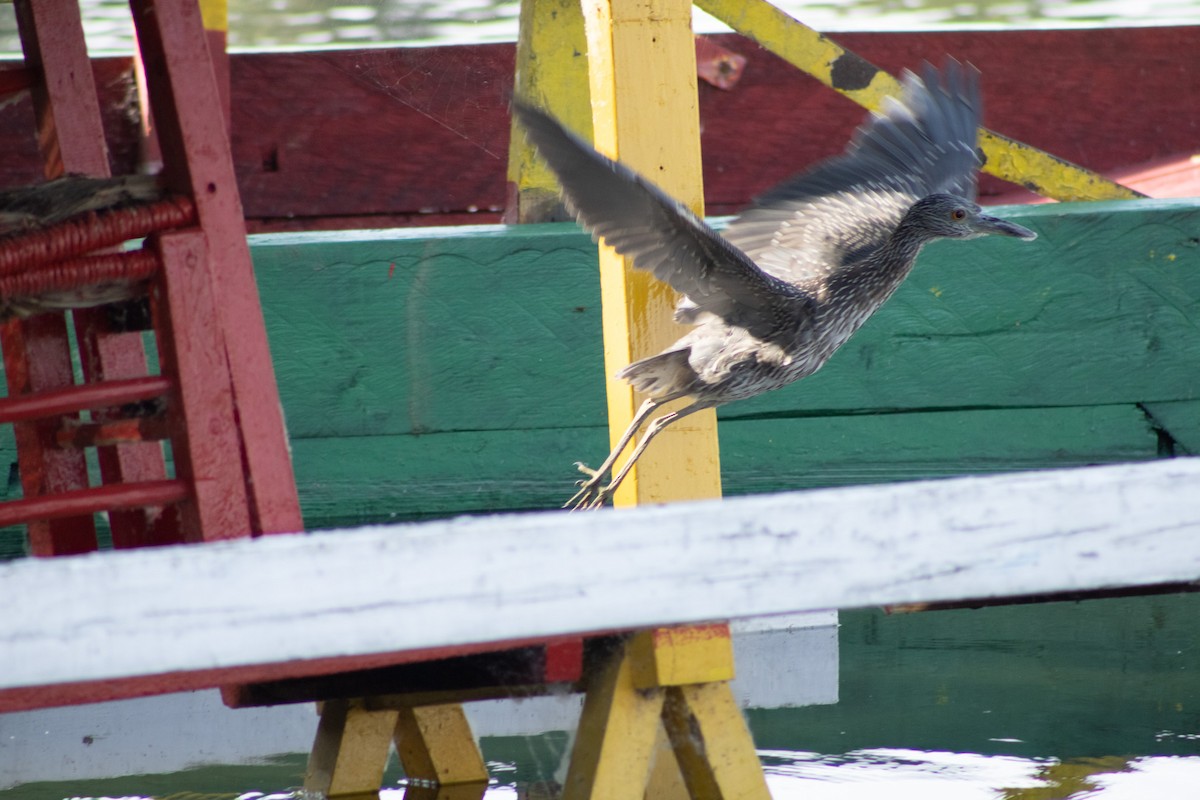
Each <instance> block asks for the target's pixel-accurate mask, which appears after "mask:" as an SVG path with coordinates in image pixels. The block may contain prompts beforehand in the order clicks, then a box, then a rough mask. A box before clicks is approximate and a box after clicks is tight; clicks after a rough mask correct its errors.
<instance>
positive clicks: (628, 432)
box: [563, 398, 659, 509]
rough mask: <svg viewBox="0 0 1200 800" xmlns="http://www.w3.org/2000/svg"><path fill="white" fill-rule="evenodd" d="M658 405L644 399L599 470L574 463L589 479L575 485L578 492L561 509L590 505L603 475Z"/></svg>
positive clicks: (652, 400) (651, 400)
mask: <svg viewBox="0 0 1200 800" xmlns="http://www.w3.org/2000/svg"><path fill="white" fill-rule="evenodd" d="M658 405H659V404H658V401H657V400H655V399H653V398H646V400H645V401H643V402H642V405H641V406H640V407H638V410H637V413H636V414H634V415H633V421H632V422H630V423H629V427H628V428H626V429H625V432H624V433H623V434H621V440H620V441H618V442H617V446H616V447H614V448H613V449H612V452H611V453H609V454H608V458H606V459H604V463H603V464H601V465H600V468H599V469H592V468H590V467H588V466H587V465H585V464H584V463H582V462H580V461H576V462H575V466H576V467H577V468H578V469H579V471H580V472H582V473H583V474H584V475H588V476H589V477H588V478H587V479H586V480H582V481H579V483H578V484H576V485H577V486H579V487H580V488H579V491H578V492H576V493H575V496H574V497H572V498H571V499H570V500H568V501H567V502H566V504H565V505H564V506H563V508H572V509H574V508H583V507H585V506H588V505H590V504H591V500H592V499H593V496H594V495H595V493H596V491H597V489H598V488H599V486H600V482H601V481H602V480H604V473H606V472H608V471H609V470H610V469H612V466H613V464H615V463H616V461H617V457H618V456H620V455H621V452H622V451H623V450H624V449H625V448H626V447H628V446H629V440H630V439H632V438H633V435H634V434H635V433H637V429H638V428H640V427H642V423H643V422H645V421H646V418H647V417H649V416H650V414H651V413H653V411H654V409H656V408H658Z"/></svg>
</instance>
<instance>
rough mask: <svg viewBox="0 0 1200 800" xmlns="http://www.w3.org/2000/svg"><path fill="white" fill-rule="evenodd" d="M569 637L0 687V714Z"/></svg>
mask: <svg viewBox="0 0 1200 800" xmlns="http://www.w3.org/2000/svg"><path fill="white" fill-rule="evenodd" d="M570 638H574V640H575V641H578V637H567V638H555V639H550V640H546V639H519V640H513V641H507V642H491V643H488V644H479V645H463V646H456V647H440V648H431V649H428V650H416V651H408V652H397V653H378V654H375V655H370V656H344V657H337V658H319V659H312V660H309V661H289V662H286V663H282V664H254V665H248V666H243V667H227V668H221V669H198V670H194V671H187V672H172V673H167V674H163V675H146V676H138V677H134V678H117V679H115V680H110V681H90V682H82V683H63V684H53V685H49V686H29V687H21V688H17V689H0V714H4V713H8V712H11V711H28V710H31V709H36V708H53V707H57V706H69V705H80V704H83V703H101V702H107V701H110V700H126V699H130V698H134V697H149V696H152V695H159V694H170V693H172V692H186V691H194V690H198V689H215V688H219V687H228V686H230V685H231V684H254V683H267V682H272V681H280V680H289V679H292V678H305V677H313V676H319V675H334V674H338V673H343V672H356V671H359V670H369V669H379V668H383V667H389V666H395V665H399V664H413V663H417V662H421V661H435V660H438V659H443V658H453V657H455V656H465V655H474V654H479V653H494V652H499V651H503V650H510V649H513V648H518V647H529V646H533V645H547V646H548V647H553V646H555V645H557V644H560V643H562V642H564V641H568V640H569V639H570ZM581 663H582V662H581ZM560 674H565V673H560ZM225 698H226V703H227V704H229V705H231V706H233V707H235V708H237V707H244V706H246V705H249V704H251V701H250V698H249V697H240V696H239V695H238V693H237V690H236V688H233V689H232V690H230V691H228V692H227V693H226V695H225Z"/></svg>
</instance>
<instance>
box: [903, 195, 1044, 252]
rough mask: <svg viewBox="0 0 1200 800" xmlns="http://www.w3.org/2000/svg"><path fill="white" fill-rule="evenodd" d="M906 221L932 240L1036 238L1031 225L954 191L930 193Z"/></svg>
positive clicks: (906, 217) (908, 215)
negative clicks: (992, 213) (987, 210)
mask: <svg viewBox="0 0 1200 800" xmlns="http://www.w3.org/2000/svg"><path fill="white" fill-rule="evenodd" d="M904 224H906V225H909V226H911V227H912V229H914V230H916V231H920V232H921V233H922V234H924V235H925V236H927V237H928V238H930V239H942V238H944V239H975V238H978V237H980V236H989V235H992V234H1001V235H1004V236H1015V237H1017V238H1018V239H1025V240H1027V241H1028V240H1030V239H1036V238H1037V234H1036V233H1034V232H1033V231H1031V230H1029V229H1028V228H1024V227H1022V226H1020V225H1017V224H1016V223H1015V222H1009V221H1008V220H1005V219H1000V218H999V217H992V216H989V215H987V214H984V213H983V209H981V208H980V207H979V206H977V205H975V204H974V203H972V202H971V201H970V200H967V199H964V198H962V197H956V196H955V195H952V194H931V195H928V196H926V197H923V198H921V199H920V200H918V201H917V202H916V203H914V204H913V206H912V208H910V209H909V211H908V214H907V215H905V220H904Z"/></svg>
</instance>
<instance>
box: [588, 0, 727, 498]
mask: <svg viewBox="0 0 1200 800" xmlns="http://www.w3.org/2000/svg"><path fill="white" fill-rule="evenodd" d="M583 14H584V26H585V29H586V31H587V52H588V61H589V76H590V82H591V96H592V126H593V131H594V139H595V143H596V147H597V149H598V150H600V151H602V152H604V153H605V154H607V155H608V156H610V157H613V158H618V159H619V160H621V161H622V162H624V163H625V164H627V165H628V166H630V167H632V168H633V169H635V170H637V171H638V172H640V173H642V174H643V175H645V176H647V177H648V178H650V179H651V180H652V181H654V182H655V183H657V184H658V185H659V186H660V187H661V188H662V189H664V190H665V191H666V192H668V193H669V194H670V195H672V196H673V197H675V198H677V199H679V200H681V201H683V202H685V203H687V204H688V205H689V206H690V207H691V208H692V209H693V210H694V211H695V212H696V213H698V214H703V211H704V186H703V181H702V177H701V166H700V115H699V108H698V101H697V97H696V49H695V43H694V40H693V38H692V29H691V4H690V2H688V0H655V2H653V3H648V2H646V1H645V0H584V2H583ZM600 290H601V300H602V303H603V311H602V319H603V324H604V368H605V372H606V374H607V375H608V376H610V377H609V381H608V420H609V432H610V437H611V443H612V444H614V445H615V444H616V442H617V439H618V438H619V437H620V435H621V433H622V432H623V431H624V430H625V428H626V426H628V424H629V422H630V421H631V420H632V419H633V415H634V412H635V411H636V409H637V406H638V405H639V404H640V399H636V398H635V397H634V393H633V390H632V389H631V388H630V387H629V386H628V385H627V384H626V383H625V382H624V381H618V380H616V379H614V378H612V377H611V376H612V375H614V374H615V373H616V372H617V370H619V369H621V368H622V367H624V366H625V365H626V364H629V363H630V362H631V361H634V360H636V359H639V358H642V357H644V356H648V355H652V354H654V353H656V352H658V351H660V350H662V349H663V348H664V347H666V346H667V345H668V344H670V343H671V342H673V341H674V340H675V339H676V338H678V337H679V336H680V335H681V334H682V333H683V330H682V329H681V328H680V327H678V326H677V325H675V324H674V323H673V322H672V321H671V316H672V312H673V310H674V305H675V299H676V298H675V294H674V292H673V291H672V290H671V288H670V287H668V286H665V285H664V284H662V283H659V282H658V281H656V280H654V278H653V277H651V276H650V275H647V274H645V273H641V272H635V271H634V270H633V269H632V267H631V266H630V265H629V264H626V263H625V260H624V259H623V258H621V257H620V256H618V255H617V254H616V253H615V252H613V251H612V250H611V249H610V248H608V247H601V248H600ZM720 493H721V480H720V464H719V456H718V451H717V437H716V415H715V414H714V413H713V412H712V411H711V410H710V411H705V412H702V413H699V414H694V415H692V416H690V417H688V418H687V419H685V420H683V421H681V422H679V423H676V424H675V425H672V426H670V427H669V428H667V429H666V430H665V431H664V432H663V434H662V435H661V436H659V437H658V438H657V439H656V440H655V442H654V446H653V447H651V448H649V449H648V450H647V451H646V454H645V455H644V456H643V457H642V458H641V460H640V461H639V462H638V464H637V466H636V467H635V468H634V470H633V471H632V472H631V473H630V475H629V477H628V478H626V480H625V482H624V484H622V486H621V488H620V490H619V491H618V492H617V495H616V497H615V498H614V503H615V504H616V505H619V506H629V505H635V504H637V503H645V502H660V501H666V500H688V499H698V498H707V497H717V496H719V495H720Z"/></svg>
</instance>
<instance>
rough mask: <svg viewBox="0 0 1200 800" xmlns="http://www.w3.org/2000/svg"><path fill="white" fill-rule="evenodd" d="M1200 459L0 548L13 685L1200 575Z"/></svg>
mask: <svg viewBox="0 0 1200 800" xmlns="http://www.w3.org/2000/svg"><path fill="white" fill-rule="evenodd" d="M1198 491H1200V460H1198V459H1177V460H1169V461H1162V462H1155V463H1151V464H1141V465H1121V466H1114V467H1098V468H1091V469H1083V470H1069V471H1057V472H1041V473H1025V474H1017V475H1006V476H996V477H989V478H961V479H954V480H947V481H929V482H921V483H910V484H901V485H891V486H873V487H855V488H847V489H833V490H826V491H816V492H805V493H791V494H781V495H771V496H761V497H749V498H738V499H732V500H726V501H723V502H722V501H717V502H704V503H690V504H679V505H674V506H668V507H657V508H642V509H633V510H628V511H605V512H599V513H580V514H565V513H546V514H528V515H513V516H497V517H487V518H467V519H458V520H450V521H444V522H432V523H424V524H420V525H407V526H384V527H377V528H368V529H362V530H357V531H347V532H337V533H326V534H319V535H310V536H276V537H270V538H267V539H260V540H256V541H242V542H230V543H222V544H212V545H205V546H190V547H173V548H164V549H158V550H145V551H124V552H119V553H104V554H94V555H88V556H82V557H74V558H59V559H52V560H45V561H33V560H26V561H21V562H15V563H12V564H8V565H5V566H3V567H0V608H4V609H5V610H6V613H5V614H3V615H0V653H2V654H3V658H2V664H3V666H2V668H0V689H4V688H10V687H22V686H44V685H48V684H54V683H58V682H66V681H82V680H99V679H107V678H116V677H124V676H143V675H153V674H162V673H166V672H171V671H176V670H179V671H189V670H197V669H205V668H220V667H238V666H246V665H255V664H272V663H281V662H288V661H293V660H300V659H312V658H320V657H328V656H341V655H359V654H371V653H390V652H396V651H409V650H423V649H427V648H434V647H442V646H454V645H468V644H477V643H485V642H505V641H511V640H514V639H522V638H526V637H542V636H553V635H559V634H581V633H589V632H595V631H610V630H614V629H634V628H641V627H646V626H653V625H658V624H667V623H678V622H699V621H704V620H714V619H729V618H739V617H748V616H758V615H764V614H778V613H785V612H793V611H812V610H820V609H832V608H852V607H862V606H870V605H879V604H888V603H904V602H919V601H938V600H953V599H961V598H984V597H998V596H1007V595H1023V594H1030V593H1040V592H1048V591H1063V590H1078V589H1095V588H1105V587H1117V586H1131V585H1139V584H1154V583H1164V582H1176V581H1190V580H1195V579H1197V578H1200V503H1197V502H1196V497H1197V492H1198Z"/></svg>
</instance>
